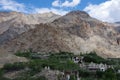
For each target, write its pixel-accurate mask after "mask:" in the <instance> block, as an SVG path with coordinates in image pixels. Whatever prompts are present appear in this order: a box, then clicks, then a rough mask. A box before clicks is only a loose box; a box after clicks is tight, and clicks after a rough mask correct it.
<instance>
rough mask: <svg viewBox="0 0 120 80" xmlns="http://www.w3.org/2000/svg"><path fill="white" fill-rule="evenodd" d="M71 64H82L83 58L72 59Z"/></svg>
mask: <svg viewBox="0 0 120 80" xmlns="http://www.w3.org/2000/svg"><path fill="white" fill-rule="evenodd" d="M73 62H74V63H82V62H83V57H77V56H75V57H73Z"/></svg>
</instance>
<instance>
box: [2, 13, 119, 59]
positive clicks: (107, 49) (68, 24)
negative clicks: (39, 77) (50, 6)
mask: <svg viewBox="0 0 120 80" xmlns="http://www.w3.org/2000/svg"><path fill="white" fill-rule="evenodd" d="M35 26H36V28H35V29H31V30H29V31H28V32H25V33H23V34H22V35H20V36H19V37H17V38H16V39H14V40H12V41H10V42H8V43H6V44H5V45H3V46H1V48H0V49H2V50H4V49H5V51H7V52H8V53H15V52H16V51H18V50H27V49H30V48H31V49H33V51H35V52H58V51H68V52H74V53H75V54H78V53H80V52H90V51H96V52H97V53H98V55H101V56H103V57H120V45H119V44H118V43H117V40H116V39H117V36H118V34H117V32H116V31H115V30H114V29H113V27H112V26H110V25H108V24H107V23H103V22H101V21H98V20H96V19H94V18H91V17H90V16H89V15H88V14H87V13H85V12H82V11H72V12H70V13H68V14H67V15H65V16H63V17H60V18H59V19H56V20H55V21H53V22H52V23H48V24H39V25H35Z"/></svg>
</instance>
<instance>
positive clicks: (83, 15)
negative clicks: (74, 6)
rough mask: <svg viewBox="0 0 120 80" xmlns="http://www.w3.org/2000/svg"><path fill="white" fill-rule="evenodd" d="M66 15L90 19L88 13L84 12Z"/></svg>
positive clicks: (73, 12) (72, 12)
mask: <svg viewBox="0 0 120 80" xmlns="http://www.w3.org/2000/svg"><path fill="white" fill-rule="evenodd" d="M67 15H78V16H79V17H83V18H87V17H90V16H89V14H88V13H86V12H85V11H79V10H77V11H71V12H70V13H68V14H67Z"/></svg>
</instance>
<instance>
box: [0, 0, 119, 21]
mask: <svg viewBox="0 0 120 80" xmlns="http://www.w3.org/2000/svg"><path fill="white" fill-rule="evenodd" d="M72 10H81V11H86V12H87V13H88V14H89V15H90V16H92V17H94V18H97V19H99V20H102V21H105V22H118V21H120V0H0V11H17V12H23V13H27V14H36V13H47V12H53V13H55V14H59V15H65V14H66V13H68V12H70V11H72Z"/></svg>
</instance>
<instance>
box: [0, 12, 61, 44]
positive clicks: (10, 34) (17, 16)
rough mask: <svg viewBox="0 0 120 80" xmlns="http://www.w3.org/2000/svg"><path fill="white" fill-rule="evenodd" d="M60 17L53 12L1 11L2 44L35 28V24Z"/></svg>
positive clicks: (0, 35)
mask: <svg viewBox="0 0 120 80" xmlns="http://www.w3.org/2000/svg"><path fill="white" fill-rule="evenodd" d="M59 17H60V16H59V15H56V14H53V13H44V14H23V13H18V12H0V45H1V44H3V43H4V42H7V41H9V40H11V39H13V38H14V37H16V36H18V35H19V34H21V33H23V32H26V31H28V30H29V29H32V28H35V26H34V25H35V24H40V23H48V22H52V21H53V20H55V19H57V18H59Z"/></svg>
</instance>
